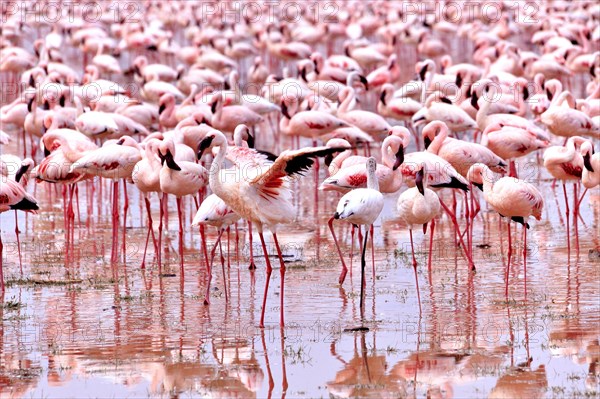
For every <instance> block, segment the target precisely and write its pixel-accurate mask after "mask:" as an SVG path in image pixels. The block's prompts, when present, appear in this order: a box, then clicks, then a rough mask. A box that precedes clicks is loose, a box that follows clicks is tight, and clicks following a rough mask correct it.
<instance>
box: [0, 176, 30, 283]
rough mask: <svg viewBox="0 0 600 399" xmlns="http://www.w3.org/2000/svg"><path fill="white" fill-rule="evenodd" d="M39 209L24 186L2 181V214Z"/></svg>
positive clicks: (0, 255)
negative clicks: (10, 211) (11, 211)
mask: <svg viewBox="0 0 600 399" xmlns="http://www.w3.org/2000/svg"><path fill="white" fill-rule="evenodd" d="M38 209H39V206H38V204H37V201H36V199H35V198H33V196H31V195H30V194H28V193H27V192H26V191H25V189H24V188H23V186H22V185H21V184H19V183H17V182H16V181H14V180H12V179H0V213H4V212H6V211H9V210H15V211H17V210H19V211H26V212H35V211H37V210H38ZM3 250H4V246H3V245H2V236H1V235H0V284H1V285H0V291H2V294H4V265H3V259H4V254H3Z"/></svg>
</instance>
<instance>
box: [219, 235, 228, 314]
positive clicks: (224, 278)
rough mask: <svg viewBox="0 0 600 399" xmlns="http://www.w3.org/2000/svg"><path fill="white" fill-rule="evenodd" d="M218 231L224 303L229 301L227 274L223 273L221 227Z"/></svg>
mask: <svg viewBox="0 0 600 399" xmlns="http://www.w3.org/2000/svg"><path fill="white" fill-rule="evenodd" d="M220 230H221V231H220V233H219V253H220V255H221V271H222V272H223V291H225V303H229V295H228V294H227V274H225V257H224V256H223V245H222V240H221V235H222V234H223V231H224V230H223V229H220Z"/></svg>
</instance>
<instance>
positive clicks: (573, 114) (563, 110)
mask: <svg viewBox="0 0 600 399" xmlns="http://www.w3.org/2000/svg"><path fill="white" fill-rule="evenodd" d="M546 91H547V93H548V98H551V103H550V106H549V107H548V109H547V110H546V112H544V113H543V114H542V115H541V116H540V120H541V121H542V123H543V124H544V125H546V126H547V127H548V130H550V131H551V132H552V133H553V134H555V135H557V136H562V137H572V136H591V137H594V138H596V139H598V138H600V126H597V125H596V124H595V123H594V121H593V120H592V118H590V117H589V116H588V115H587V114H585V113H584V112H582V111H579V110H577V109H575V98H574V97H573V95H572V94H571V93H570V92H569V91H562V83H560V81H558V80H555V79H552V80H550V81H548V82H546ZM565 102H566V104H565Z"/></svg>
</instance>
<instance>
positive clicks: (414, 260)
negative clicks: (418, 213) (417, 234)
mask: <svg viewBox="0 0 600 399" xmlns="http://www.w3.org/2000/svg"><path fill="white" fill-rule="evenodd" d="M408 233H409V234H410V249H411V250H412V258H413V270H414V271H415V284H416V287H417V299H418V301H419V315H420V314H421V294H420V293H419V276H418V275H417V259H415V244H414V242H413V234H412V229H408Z"/></svg>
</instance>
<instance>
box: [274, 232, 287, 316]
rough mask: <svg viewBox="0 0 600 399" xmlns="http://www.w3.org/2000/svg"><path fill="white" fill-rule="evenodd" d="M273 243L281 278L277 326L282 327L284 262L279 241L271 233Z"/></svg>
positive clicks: (275, 235)
mask: <svg viewBox="0 0 600 399" xmlns="http://www.w3.org/2000/svg"><path fill="white" fill-rule="evenodd" d="M273 241H274V242H275V249H277V256H278V257H279V274H280V277H281V295H280V301H281V303H280V308H279V326H280V327H283V326H284V325H285V322H284V309H285V307H284V304H285V302H284V297H285V296H284V292H285V262H284V261H283V255H282V253H281V248H280V247H279V240H278V239H277V234H276V233H273Z"/></svg>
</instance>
